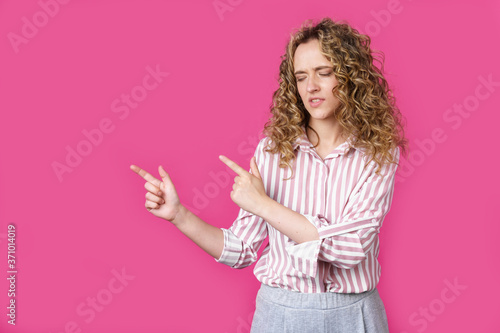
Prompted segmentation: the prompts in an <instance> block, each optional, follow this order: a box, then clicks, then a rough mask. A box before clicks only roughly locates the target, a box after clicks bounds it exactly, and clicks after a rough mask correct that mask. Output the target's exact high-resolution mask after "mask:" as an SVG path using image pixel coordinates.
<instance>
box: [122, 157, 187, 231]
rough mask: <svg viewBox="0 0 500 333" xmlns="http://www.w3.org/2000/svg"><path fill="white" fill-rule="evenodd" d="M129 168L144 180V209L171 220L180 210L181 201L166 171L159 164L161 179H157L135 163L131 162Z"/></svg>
mask: <svg viewBox="0 0 500 333" xmlns="http://www.w3.org/2000/svg"><path fill="white" fill-rule="evenodd" d="M130 169H132V170H133V171H134V172H135V173H137V174H138V175H140V176H141V177H142V178H144V179H145V180H146V183H145V184H144V187H145V188H146V190H147V192H146V204H145V206H146V209H147V210H148V211H149V212H150V213H151V214H153V215H154V216H157V217H161V218H163V219H165V220H167V221H170V222H173V221H174V220H175V218H176V216H177V214H178V213H179V211H180V208H181V203H180V200H179V196H178V195H177V191H176V190H175V186H174V184H173V183H172V180H171V179H170V176H169V175H168V173H167V172H166V171H165V170H164V169H163V167H162V166H161V165H160V166H159V167H158V171H159V173H160V176H161V178H162V180H158V179H156V178H155V177H153V176H152V175H151V174H150V173H148V172H146V170H144V169H141V168H139V167H138V166H137V165H133V164H132V165H131V166H130Z"/></svg>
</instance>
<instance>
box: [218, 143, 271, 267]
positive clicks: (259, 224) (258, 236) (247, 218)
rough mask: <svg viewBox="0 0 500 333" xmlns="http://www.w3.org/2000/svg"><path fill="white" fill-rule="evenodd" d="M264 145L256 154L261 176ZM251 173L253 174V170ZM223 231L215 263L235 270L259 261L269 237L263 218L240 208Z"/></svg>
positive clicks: (259, 146)
mask: <svg viewBox="0 0 500 333" xmlns="http://www.w3.org/2000/svg"><path fill="white" fill-rule="evenodd" d="M263 143H264V139H261V141H260V142H259V144H258V145H257V148H256V150H255V153H254V156H255V162H256V163H257V166H258V168H259V171H260V172H261V174H262V170H263V169H262V168H263V166H264V158H263V157H264V153H263V152H262V149H263ZM249 172H250V173H252V170H251V168H249ZM221 229H222V231H223V232H224V248H223V250H222V254H221V256H220V258H219V259H217V258H214V259H215V261H217V262H219V263H223V264H225V265H228V266H230V267H233V268H244V267H247V266H250V265H251V264H253V263H254V262H255V261H256V260H257V252H258V251H259V249H260V247H261V245H262V243H263V242H264V240H265V238H266V237H267V223H266V221H265V220H264V219H263V218H262V217H260V216H258V215H255V214H252V213H250V212H248V211H246V210H244V209H242V208H240V211H239V213H238V216H237V218H236V220H235V221H234V222H233V224H232V225H231V227H230V228H229V229H226V228H221Z"/></svg>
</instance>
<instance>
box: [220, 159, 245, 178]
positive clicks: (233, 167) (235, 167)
mask: <svg viewBox="0 0 500 333" xmlns="http://www.w3.org/2000/svg"><path fill="white" fill-rule="evenodd" d="M219 159H220V160H221V161H222V162H224V164H226V165H227V166H228V167H230V168H231V170H233V171H234V172H236V173H237V174H238V175H239V176H242V175H243V174H245V173H248V171H246V170H245V169H243V168H242V167H240V166H239V165H238V164H236V163H235V162H233V161H231V160H230V159H229V158H227V157H226V156H224V155H219Z"/></svg>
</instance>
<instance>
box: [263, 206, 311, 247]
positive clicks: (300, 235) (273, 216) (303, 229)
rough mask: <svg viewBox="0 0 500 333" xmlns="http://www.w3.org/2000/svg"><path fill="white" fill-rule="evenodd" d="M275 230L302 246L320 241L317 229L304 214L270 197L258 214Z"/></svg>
mask: <svg viewBox="0 0 500 333" xmlns="http://www.w3.org/2000/svg"><path fill="white" fill-rule="evenodd" d="M258 215H259V216H260V217H262V218H263V219H264V220H266V221H267V222H268V223H269V224H270V225H271V226H272V227H273V228H274V229H276V230H278V231H279V232H281V233H282V234H284V235H285V236H287V237H288V238H290V239H291V240H293V241H295V242H296V243H298V244H300V243H303V242H307V241H312V240H319V234H318V230H317V229H316V227H315V226H314V225H313V224H312V223H311V222H309V220H308V219H307V218H306V217H305V216H304V215H302V214H300V213H297V212H295V211H293V210H292V209H290V208H288V207H285V206H283V205H282V204H280V203H279V202H277V201H275V200H273V199H271V198H269V197H268V199H266V201H265V203H264V204H263V205H262V208H261V210H260V212H259V214H258Z"/></svg>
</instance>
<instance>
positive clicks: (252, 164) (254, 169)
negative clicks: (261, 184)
mask: <svg viewBox="0 0 500 333" xmlns="http://www.w3.org/2000/svg"><path fill="white" fill-rule="evenodd" d="M250 167H251V168H252V174H253V175H254V176H255V177H257V178H259V179H262V177H261V176H260V172H259V168H258V167H257V162H255V156H254V157H252V160H251V161H250Z"/></svg>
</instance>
